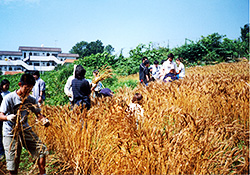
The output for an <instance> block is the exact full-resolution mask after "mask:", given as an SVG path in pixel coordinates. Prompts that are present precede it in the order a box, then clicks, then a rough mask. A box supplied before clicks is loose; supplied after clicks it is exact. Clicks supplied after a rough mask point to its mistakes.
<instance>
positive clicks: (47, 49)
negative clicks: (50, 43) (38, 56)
mask: <svg viewBox="0 0 250 175" xmlns="http://www.w3.org/2000/svg"><path fill="white" fill-rule="evenodd" d="M18 50H21V51H47V52H62V49H61V48H53V47H28V46H20V47H19V49H18Z"/></svg>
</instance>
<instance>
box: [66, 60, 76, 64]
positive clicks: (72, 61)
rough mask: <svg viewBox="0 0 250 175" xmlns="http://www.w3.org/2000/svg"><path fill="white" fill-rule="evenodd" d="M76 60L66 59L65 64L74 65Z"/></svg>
mask: <svg viewBox="0 0 250 175" xmlns="http://www.w3.org/2000/svg"><path fill="white" fill-rule="evenodd" d="M75 60H76V59H66V60H64V62H63V64H66V63H74V61H75Z"/></svg>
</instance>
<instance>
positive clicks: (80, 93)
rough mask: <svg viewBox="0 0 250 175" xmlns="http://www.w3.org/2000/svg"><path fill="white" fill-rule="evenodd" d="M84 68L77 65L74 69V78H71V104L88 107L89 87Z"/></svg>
mask: <svg viewBox="0 0 250 175" xmlns="http://www.w3.org/2000/svg"><path fill="white" fill-rule="evenodd" d="M85 73H86V70H85V69H84V68H83V67H82V66H81V65H78V66H77V67H76V71H75V79H73V80H72V91H73V105H78V106H82V107H83V108H87V109H90V94H91V88H90V85H89V82H88V81H87V80H86V79H85Z"/></svg>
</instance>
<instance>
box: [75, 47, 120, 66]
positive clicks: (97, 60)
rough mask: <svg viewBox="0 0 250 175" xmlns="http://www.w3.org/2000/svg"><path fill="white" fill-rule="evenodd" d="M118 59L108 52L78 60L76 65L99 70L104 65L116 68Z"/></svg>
mask: <svg viewBox="0 0 250 175" xmlns="http://www.w3.org/2000/svg"><path fill="white" fill-rule="evenodd" d="M116 61H117V60H116V59H115V56H114V55H111V54H109V53H108V52H106V51H105V52H103V53H97V54H95V55H94V54H92V55H90V56H87V57H84V58H81V59H78V60H77V61H75V64H81V65H82V66H84V67H88V68H91V69H98V68H100V67H102V66H103V65H109V66H112V67H115V63H116Z"/></svg>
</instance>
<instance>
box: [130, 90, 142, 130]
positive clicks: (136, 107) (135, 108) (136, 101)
mask: <svg viewBox="0 0 250 175" xmlns="http://www.w3.org/2000/svg"><path fill="white" fill-rule="evenodd" d="M142 98H143V96H142V95H141V94H140V93H135V95H134V96H133V99H132V103H130V104H129V106H128V107H129V110H130V111H132V112H134V113H135V116H136V118H137V119H136V125H137V126H138V124H139V123H140V122H142V123H143V113H144V110H143V108H142V107H141V104H142Z"/></svg>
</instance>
